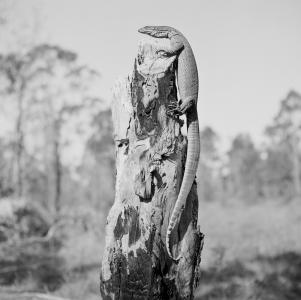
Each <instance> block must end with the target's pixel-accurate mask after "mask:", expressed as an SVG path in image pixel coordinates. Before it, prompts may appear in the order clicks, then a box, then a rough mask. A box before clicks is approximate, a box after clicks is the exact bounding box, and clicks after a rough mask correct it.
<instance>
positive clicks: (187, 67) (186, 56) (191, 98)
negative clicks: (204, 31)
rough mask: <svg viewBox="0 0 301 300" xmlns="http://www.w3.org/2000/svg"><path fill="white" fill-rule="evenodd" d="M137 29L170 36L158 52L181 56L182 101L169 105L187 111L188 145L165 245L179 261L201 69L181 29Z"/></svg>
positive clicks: (196, 139)
mask: <svg viewBox="0 0 301 300" xmlns="http://www.w3.org/2000/svg"><path fill="white" fill-rule="evenodd" d="M138 31H139V32H140V33H143V34H147V35H150V36H152V37H155V38H167V39H169V40H170V46H168V47H162V48H161V49H159V50H158V51H157V52H158V54H160V55H162V56H173V55H177V56H178V58H177V59H178V68H177V74H176V75H177V86H178V91H179V95H180V99H181V100H180V101H179V103H178V105H177V106H176V107H170V112H172V113H174V114H178V115H180V114H184V113H185V114H186V119H187V140H188V145H187V156H186V163H185V171H184V175H183V181H182V184H181V188H180V192H179V195H178V198H177V201H176V203H175V206H174V209H173V212H172V215H171V218H170V220H169V224H168V228H167V233H166V248H167V253H168V255H169V256H170V257H171V258H172V259H173V260H175V261H179V260H180V258H181V254H179V255H178V256H177V257H176V258H175V257H174V256H173V255H172V254H171V249H170V236H171V232H172V230H173V229H174V227H175V226H176V224H177V223H178V222H179V220H180V217H181V214H182V211H183V210H184V208H185V204H186V199H187V196H188V194H189V192H190V189H191V186H192V184H193V182H194V179H195V175H196V171H197V167H198V162H199V156H200V134H199V121H198V114H197V100H198V88H199V80H198V70H197V66H196V61H195V58H194V54H193V52H192V49H191V47H190V45H189V43H188V41H187V39H186V38H185V37H184V36H183V34H182V33H181V32H179V31H178V30H176V29H174V28H172V27H169V26H145V27H143V28H140V29H139V30H138Z"/></svg>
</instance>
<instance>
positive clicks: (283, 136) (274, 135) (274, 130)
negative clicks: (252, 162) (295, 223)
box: [266, 91, 301, 197]
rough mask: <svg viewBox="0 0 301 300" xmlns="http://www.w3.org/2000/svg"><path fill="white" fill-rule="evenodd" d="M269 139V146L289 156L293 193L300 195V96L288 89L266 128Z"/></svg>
mask: <svg viewBox="0 0 301 300" xmlns="http://www.w3.org/2000/svg"><path fill="white" fill-rule="evenodd" d="M266 134H267V136H268V137H269V139H270V148H274V149H278V151H279V150H282V152H283V153H286V155H285V156H286V160H287V156H288V155H289V153H290V155H289V157H290V162H289V165H290V166H291V168H290V170H291V172H290V174H289V175H286V176H291V178H292V181H293V186H294V195H295V196H296V197H297V196H300V195H301V183H300V176H301V174H300V172H301V170H300V140H301V96H300V94H298V93H297V92H295V91H290V92H289V93H288V95H287V97H286V98H285V99H284V100H283V101H282V102H281V104H280V108H279V112H278V113H277V115H276V117H275V118H274V121H273V123H272V124H271V125H270V126H268V127H267V128H266Z"/></svg>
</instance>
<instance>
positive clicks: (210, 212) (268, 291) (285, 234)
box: [0, 200, 301, 300]
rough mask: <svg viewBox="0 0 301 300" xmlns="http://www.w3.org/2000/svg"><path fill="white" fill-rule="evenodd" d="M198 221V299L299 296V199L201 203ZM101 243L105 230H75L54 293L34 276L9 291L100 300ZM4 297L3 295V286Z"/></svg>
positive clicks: (250, 299) (63, 255) (271, 299)
mask: <svg viewBox="0 0 301 300" xmlns="http://www.w3.org/2000/svg"><path fill="white" fill-rule="evenodd" d="M199 223H200V225H201V230H202V232H203V233H204V234H205V245H204V249H203V253H202V263H201V282H200V287H199V288H198V289H197V291H196V299H202V300H217V299H219V300H230V299H231V300H247V299H248V300H253V299H254V300H255V299H262V300H286V299H287V300H297V299H301V239H300V237H301V201H298V200H295V201H291V202H286V203H283V202H275V201H268V202H262V203H257V204H255V205H244V204H238V203H227V204H226V205H222V204H220V203H201V204H200V211H199ZM103 246H104V245H103V231H102V230H100V231H99V232H98V233H97V232H93V231H91V230H87V231H85V232H81V233H80V234H78V233H76V232H74V233H73V234H72V235H71V236H70V238H69V239H68V240H67V241H66V243H65V246H64V247H63V248H62V249H61V251H60V253H59V255H60V257H61V258H63V259H64V261H65V266H64V269H65V270H68V272H66V273H65V274H63V281H62V282H61V285H60V286H59V287H58V288H57V289H56V290H55V291H51V290H49V289H47V286H45V287H42V288H41V286H38V289H37V285H36V281H35V280H33V279H34V278H33V279H30V278H29V279H28V280H27V281H25V282H23V283H22V284H19V283H17V282H16V284H15V286H11V287H10V292H12V291H16V290H19V291H20V290H27V291H28V290H36V291H38V292H50V293H51V294H52V295H56V296H60V297H65V298H68V299H74V300H96V299H100V296H99V271H100V270H99V268H100V260H101V254H102V249H103ZM49 276H51V274H50V275H49ZM0 299H5V297H4V296H2V294H1V288H0ZM15 299H21V298H15Z"/></svg>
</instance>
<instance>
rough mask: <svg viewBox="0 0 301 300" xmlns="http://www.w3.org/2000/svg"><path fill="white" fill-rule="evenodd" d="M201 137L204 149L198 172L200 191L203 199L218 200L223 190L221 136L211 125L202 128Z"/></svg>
mask: <svg viewBox="0 0 301 300" xmlns="http://www.w3.org/2000/svg"><path fill="white" fill-rule="evenodd" d="M200 138H201V146H202V147H201V148H202V151H201V156H200V162H199V168H198V174H197V180H198V183H199V185H198V193H199V195H200V200H201V201H202V200H204V201H212V200H217V199H218V198H219V196H220V191H221V190H220V188H221V182H220V176H219V169H220V167H221V157H220V154H219V151H218V148H219V144H218V143H219V136H218V134H217V133H216V132H215V131H214V130H213V129H212V128H211V127H209V126H206V127H204V128H203V129H202V130H201V132H200Z"/></svg>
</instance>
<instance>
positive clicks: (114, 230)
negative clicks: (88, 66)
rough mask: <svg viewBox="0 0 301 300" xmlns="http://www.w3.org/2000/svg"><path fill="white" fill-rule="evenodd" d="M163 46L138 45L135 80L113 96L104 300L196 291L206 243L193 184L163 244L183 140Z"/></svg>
mask: <svg viewBox="0 0 301 300" xmlns="http://www.w3.org/2000/svg"><path fill="white" fill-rule="evenodd" d="M159 43H162V41H161V40H160V41H156V40H154V39H153V40H149V41H148V42H144V43H142V44H141V45H140V47H139V49H138V55H137V58H136V60H135V64H134V70H133V73H132V74H131V75H130V76H129V77H128V78H126V79H124V80H121V81H119V82H118V83H117V84H116V87H115V90H114V97H113V103H112V116H113V123H114V139H115V142H116V143H115V144H116V169H117V173H116V187H115V202H114V204H113V206H112V208H111V210H110V212H109V215H108V218H107V226H106V244H105V250H104V256H103V260H102V269H101V287H100V290H101V294H102V297H103V299H192V298H193V290H194V287H195V286H196V285H197V283H198V273H199V272H198V266H199V262H200V254H201V248H202V242H203V235H202V234H201V233H200V231H199V229H198V228H197V215H198V198H197V192H196V184H195V183H194V184H193V186H192V188H191V191H190V193H189V196H188V198H187V204H186V207H185V210H184V211H183V214H182V216H181V220H180V223H179V225H178V228H177V230H174V231H173V235H172V236H171V247H172V248H173V251H174V253H178V251H179V250H181V253H182V255H183V257H184V258H183V259H182V260H181V261H180V262H179V263H178V264H177V263H175V262H174V261H173V260H172V259H171V258H170V257H169V256H168V254H167V251H166V245H165V238H166V231H167V226H168V222H169V219H170V216H171V213H172V209H173V207H174V204H175V202H176V200H177V196H178V193H179V189H180V186H181V181H182V177H183V171H184V165H185V154H186V138H185V137H184V136H183V135H182V134H181V124H182V120H180V119H178V118H177V117H171V116H168V114H167V113H166V112H167V110H168V105H170V104H176V103H177V101H178V99H177V87H176V77H175V68H176V67H177V61H176V56H172V57H160V56H158V55H157V54H156V49H158V48H160V44H159Z"/></svg>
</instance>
